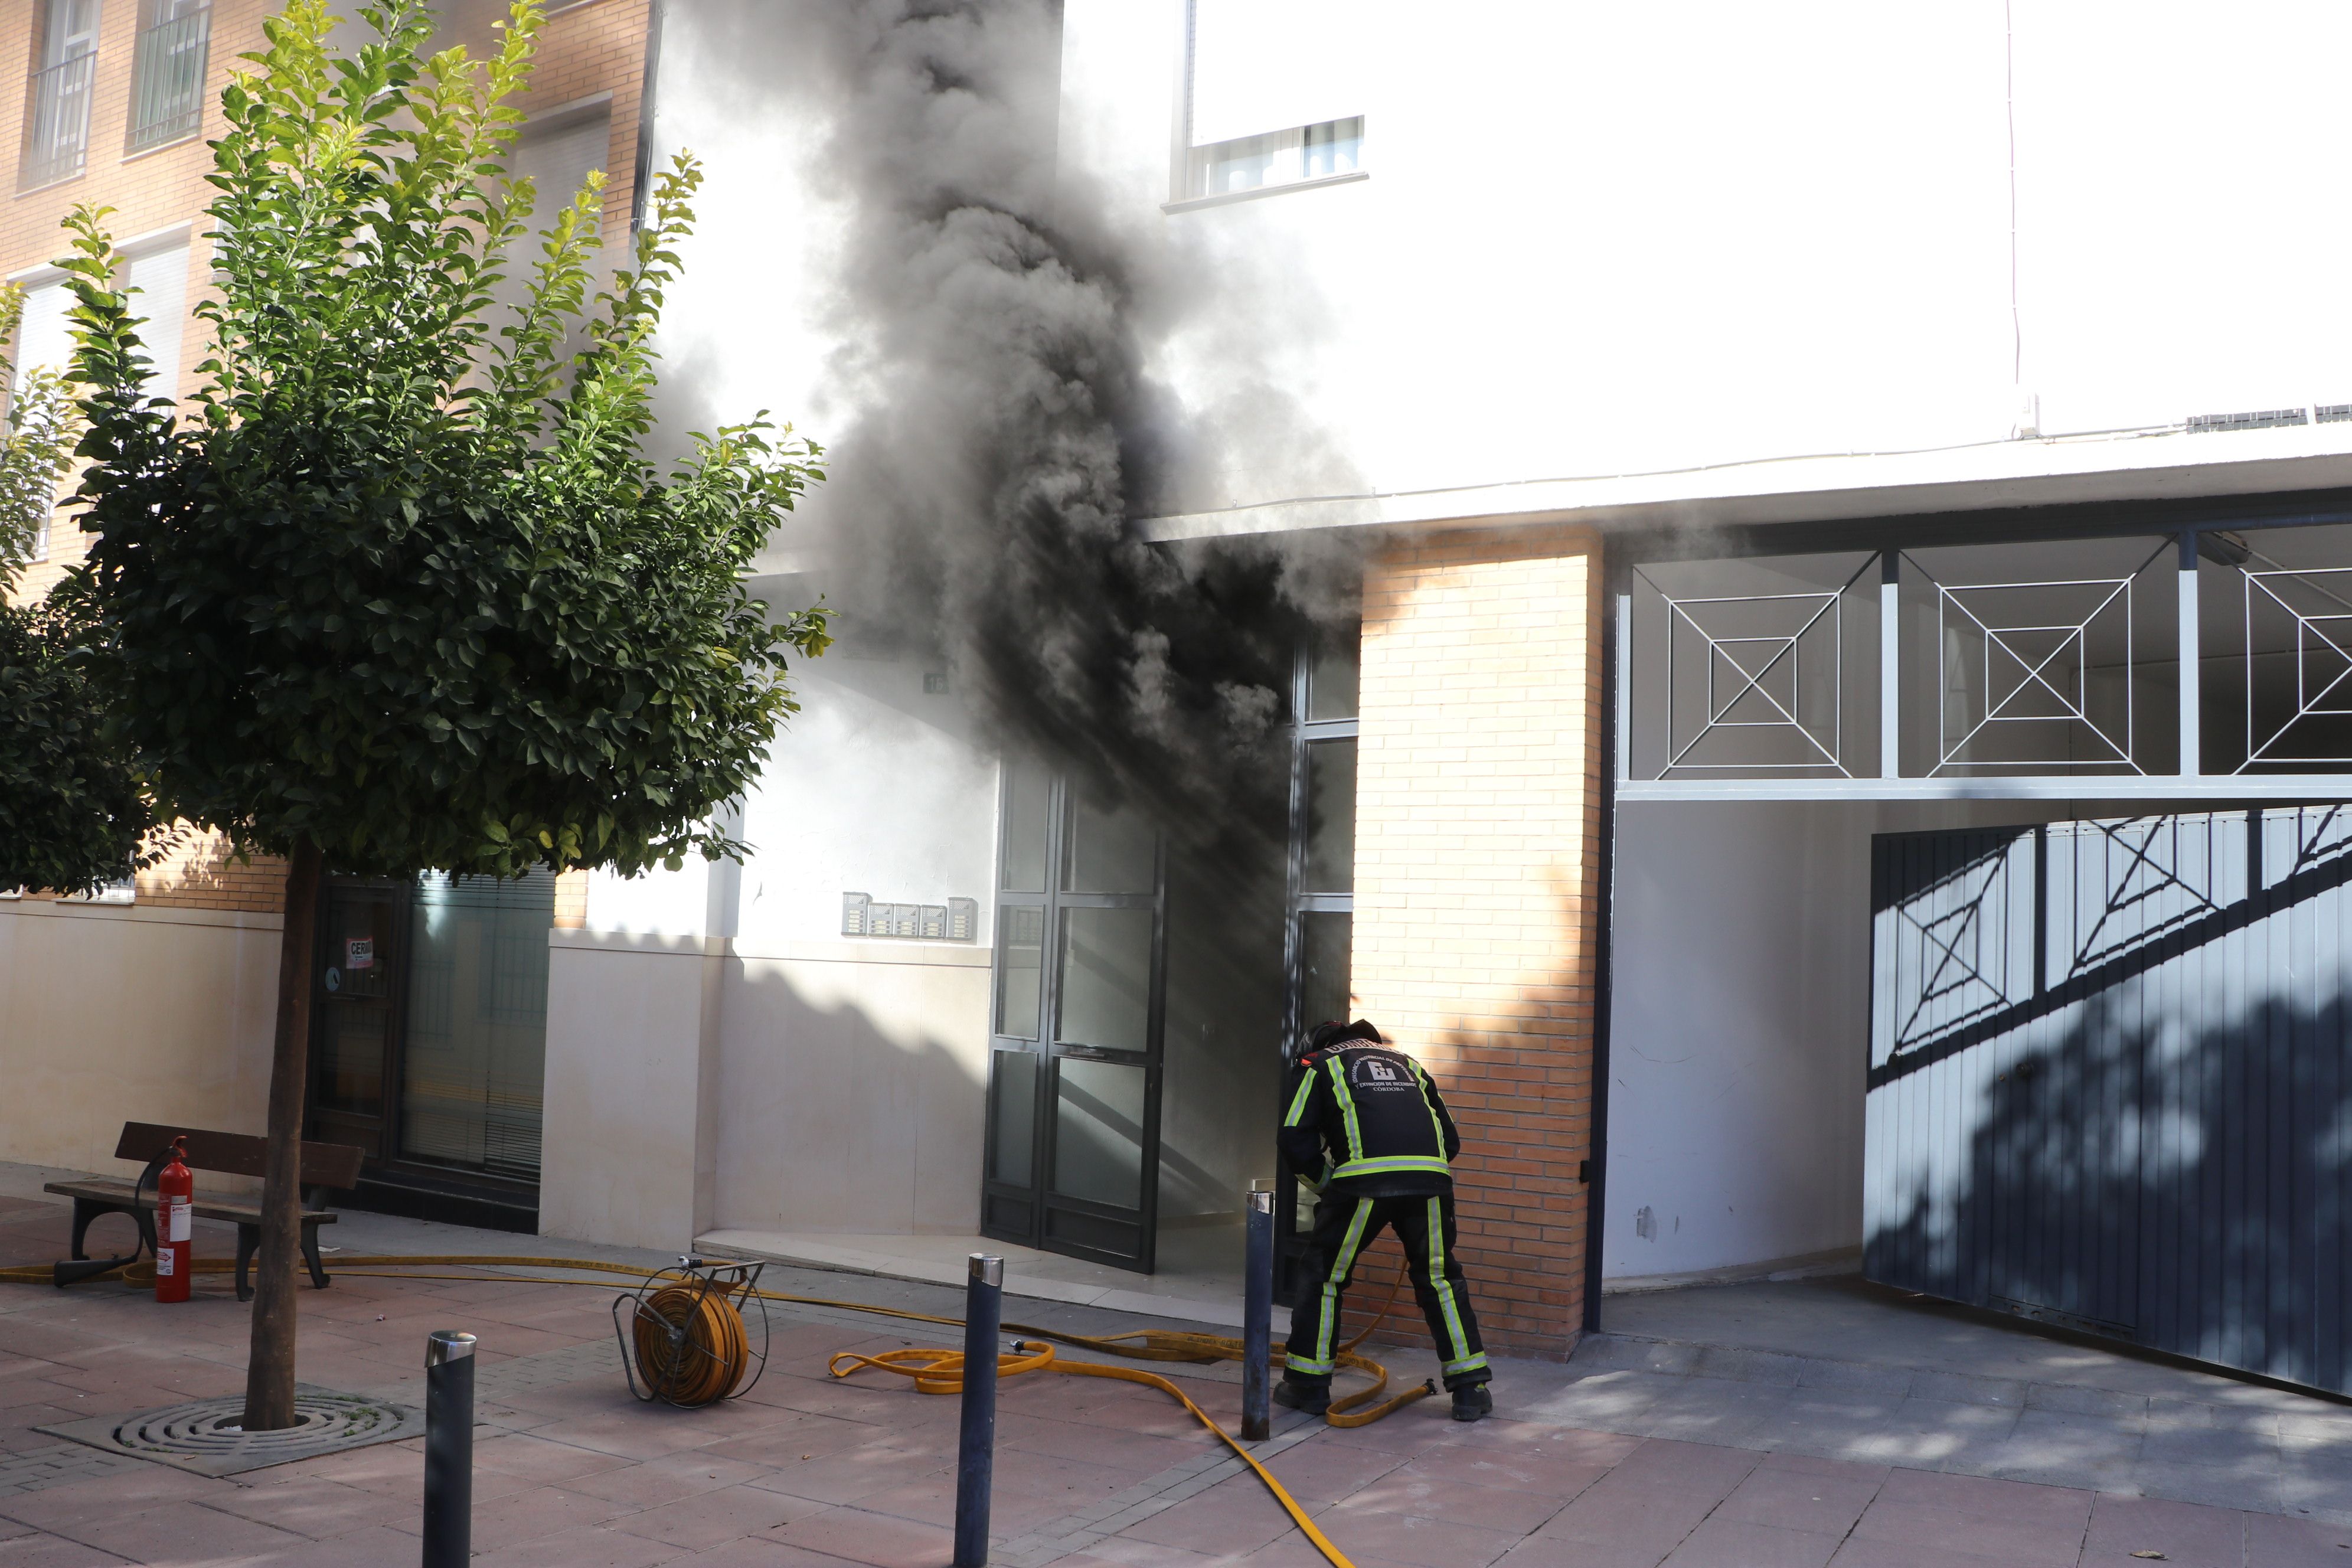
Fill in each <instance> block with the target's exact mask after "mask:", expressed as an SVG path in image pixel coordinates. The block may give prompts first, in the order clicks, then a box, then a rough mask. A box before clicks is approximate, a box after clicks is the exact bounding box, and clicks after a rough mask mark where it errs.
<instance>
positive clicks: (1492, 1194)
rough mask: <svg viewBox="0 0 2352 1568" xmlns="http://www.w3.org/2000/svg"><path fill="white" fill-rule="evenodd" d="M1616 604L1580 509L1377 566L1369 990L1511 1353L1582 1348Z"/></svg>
mask: <svg viewBox="0 0 2352 1568" xmlns="http://www.w3.org/2000/svg"><path fill="white" fill-rule="evenodd" d="M1600 616H1601V558H1600V545H1599V542H1598V540H1597V539H1596V538H1595V537H1594V536H1593V535H1592V534H1591V532H1589V531H1580V530H1546V531H1459V532H1451V533H1439V534H1433V535H1429V536H1425V537H1422V538H1418V539H1413V540H1409V541H1402V542H1396V543H1393V544H1391V545H1389V546H1387V547H1385V548H1383V549H1381V550H1380V551H1378V552H1375V554H1374V555H1373V558H1372V559H1371V561H1370V563H1369V564H1368V566H1367V570H1366V576H1365V584H1364V640H1363V689H1362V699H1361V701H1362V706H1361V710H1360V711H1361V714H1362V740H1361V742H1360V748H1361V750H1360V760H1359V763H1358V769H1359V772H1358V775H1357V784H1356V915H1355V938H1354V945H1355V952H1354V960H1353V978H1354V989H1355V991H1356V994H1357V995H1358V998H1359V1001H1360V1006H1361V1008H1362V1011H1363V1016H1366V1017H1369V1018H1370V1019H1371V1020H1372V1021H1373V1022H1374V1023H1376V1024H1378V1025H1379V1026H1381V1029H1382V1030H1383V1031H1384V1032H1386V1033H1388V1034H1390V1035H1391V1036H1393V1037H1395V1038H1396V1039H1397V1040H1398V1041H1399V1042H1400V1043H1401V1044H1402V1045H1403V1046H1404V1047H1405V1048H1407V1049H1409V1050H1410V1051H1412V1053H1413V1054H1414V1055H1415V1056H1416V1057H1417V1058H1419V1059H1420V1060H1421V1061H1422V1062H1423V1064H1424V1065H1426V1066H1427V1067H1428V1068H1429V1069H1430V1070H1431V1071H1432V1072H1433V1074H1434V1075H1435V1076H1436V1078H1437V1080H1438V1083H1439V1085H1440V1087H1441V1088H1443V1089H1444V1092H1445V1095H1446V1098H1447V1100H1448V1102H1449V1104H1450V1105H1451V1107H1452V1109H1453V1110H1454V1118H1455V1120H1456V1121H1458V1122H1459V1123H1460V1125H1461V1129H1462V1133H1463V1139H1464V1150H1463V1157H1462V1160H1461V1162H1460V1164H1459V1165H1458V1167H1457V1171H1456V1177H1455V1186H1456V1193H1457V1195H1458V1200H1459V1207H1460V1213H1461V1222H1462V1257H1463V1263H1464V1267H1465V1268H1466V1269H1467V1271H1468V1273H1469V1277H1470V1281H1471V1287H1472V1294H1473V1298H1474V1300H1475V1302H1476V1304H1477V1308H1478V1311H1479V1315H1480V1318H1481V1320H1482V1321H1483V1324H1484V1326H1485V1328H1486V1337H1487V1342H1488V1344H1489V1345H1490V1346H1492V1347H1493V1348H1495V1349H1496V1350H1498V1351H1507V1352H1516V1353H1519V1354H1534V1355H1545V1356H1564V1355H1566V1354H1567V1353H1568V1352H1569V1351H1570V1350H1571V1349H1572V1348H1573V1347H1574V1345H1575V1343H1576V1339H1577V1335H1578V1332H1579V1331H1580V1324H1581V1321H1582V1314H1583V1295H1584V1240H1585V1236H1584V1232H1585V1223H1584V1219H1585V1215H1584V1211H1585V1195H1586V1194H1585V1188H1584V1186H1583V1185H1582V1184H1580V1182H1579V1181H1578V1180H1577V1164H1578V1162H1579V1161H1580V1160H1582V1159H1584V1158H1585V1157H1586V1156H1587V1155H1588V1154H1589V1153H1590V1152H1591V1105H1592V1072H1591V1067H1592V1009H1593V977H1594V976H1593V961H1594V957H1595V945H1594V939H1595V934H1596V932H1597V930H1598V907H1599V906H1598V893H1599V889H1598V886H1597V883H1596V881H1595V871H1596V867H1597V864H1598V849H1599V832H1600V817H1599V801H1600V795H1599V791H1600V774H1599V768H1600V765H1601V759H1600V755H1599V750H1600V723H1599V704H1600V700H1601V691H1600V679H1601V677H1600V645H1599V641H1598V638H1599V630H1600V626H1601V621H1600ZM1367 1278H1368V1279H1369V1280H1370V1282H1372V1283H1373V1284H1374V1285H1375V1286H1384V1283H1385V1279H1386V1278H1387V1269H1386V1267H1385V1266H1384V1265H1383V1264H1381V1262H1378V1261H1375V1262H1373V1263H1372V1265H1371V1267H1370V1269H1369V1270H1368V1274H1367ZM1359 1294H1360V1296H1361V1295H1362V1294H1365V1292H1361V1291H1360V1292H1359ZM1402 1316H1403V1318H1404V1319H1408V1320H1414V1321H1417V1314H1415V1313H1414V1312H1413V1311H1412V1304H1411V1299H1410V1297H1409V1296H1408V1297H1407V1298H1405V1299H1404V1300H1403V1301H1402Z"/></svg>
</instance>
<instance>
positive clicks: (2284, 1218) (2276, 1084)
mask: <svg viewBox="0 0 2352 1568" xmlns="http://www.w3.org/2000/svg"><path fill="white" fill-rule="evenodd" d="M2303 913H2304V914H2305V915H2307V914H2308V911H2307V910H2305V911H2303ZM2279 918H2281V919H2284V918H2285V917H2284V915H2282V916H2280V917H2279ZM2310 951H2311V950H2310V948H2309V947H2308V945H2307V944H2305V945H2304V952H2305V954H2306V955H2307V954H2308V953H2309V952H2310ZM2247 956H2248V955H2247V954H2244V953H2238V954H2235V955H2231V954H2229V953H2227V952H2225V951H2221V950H2216V951H2213V952H2200V951H2199V950H2198V949H2196V948H2194V947H2186V948H2180V947H2177V948H2175V950H2174V951H2173V952H2170V953H2169V954H2168V955H2167V956H2166V957H2165V958H2164V960H2163V961H2162V962H2160V963H2156V964H2154V965H2151V966H2150V967H2149V968H2148V969H2147V971H2146V972H2145V973H2141V974H2139V975H2137V976H2135V977H2133V978H2132V979H2130V980H2128V981H2126V982H2125V983H2124V984H2122V985H2120V986H2118V987H2116V988H2114V989H2112V990H2108V991H2105V992H2103V993H2099V994H2093V995H2090V996H2087V997H2081V998H2077V999H2075V1000H2074V1001H2073V1002H2071V1003H2069V1004H2067V1005H2063V1006H2061V1007H2058V1008H2055V1009H2053V1010H2051V1011H2049V1012H2048V1013H2046V1014H2044V1015H2043V1016H2041V1017H2040V1018H2037V1019H2032V1020H2029V1021H2027V1022H2025V1023H2024V1024H2023V1025H2022V1026H2020V1027H2018V1028H2016V1029H2013V1030H2011V1031H2008V1032H2003V1033H1994V1034H1991V1035H1990V1037H1984V1038H1980V1039H1978V1040H1977V1041H1975V1042H1974V1043H1971V1044H1969V1046H1967V1047H1966V1048H1964V1049H1961V1050H1958V1051H1956V1052H1952V1053H1950V1054H1948V1055H1943V1056H1941V1057H1940V1058H1938V1059H1936V1060H1934V1061H1932V1062H1929V1063H1927V1065H1926V1066H1924V1067H1922V1068H1919V1069H1918V1070H1916V1071H1910V1072H1904V1073H1901V1074H1899V1075H1896V1074H1884V1075H1883V1080H1882V1081H1874V1084H1873V1087H1872V1090H1871V1098H1872V1101H1873V1104H1872V1128H1871V1131H1872V1140H1873V1142H1874V1145H1875V1147H1874V1149H1873V1152H1872V1156H1871V1161H1872V1173H1871V1177H1870V1183H1871V1191H1870V1200H1869V1220H1868V1223H1867V1225H1866V1227H1865V1228H1866V1236H1867V1239H1866V1242H1865V1247H1864V1272H1865V1273H1866V1274H1867V1275H1868V1276H1869V1278H1871V1279H1874V1280H1878V1281H1881V1282H1883V1283H1885V1284H1890V1285H1895V1286H1899V1287H1902V1288H1905V1289H1914V1290H1919V1291H1924V1292H1926V1293H1927V1294H1929V1295H1934V1296H1941V1297H1945V1298H1948V1299H1950V1300H1958V1301H1963V1302H1968V1303H1969V1304H1972V1305H1975V1306H1979V1307H1985V1308H1990V1309H1993V1310H2000V1311H2008V1312H2014V1313H2018V1314H2020V1315H2022V1316H2026V1317H2030V1318H2033V1319H2036V1320H2038V1321H2045V1322H2050V1323H2053V1324H2055V1325H2058V1326H2062V1327H2065V1328H2071V1329H2075V1330H2081V1331H2090V1332H2094V1333H2100V1334H2106V1335H2111V1336H2114V1337H2116V1338H2120V1339H2124V1340H2127V1341H2130V1342H2134V1343H2136V1344H2139V1345H2143V1346H2146V1347H2148V1348H2150V1349H2155V1350H2161V1351H2167V1352H2173V1353H2176V1354H2181V1355H2187V1356H2192V1357H2196V1358H2198V1359H2200V1360H2204V1361H2210V1362H2215V1363H2221V1364H2223V1365H2227V1366H2232V1367H2239V1368H2242V1369H2245V1370H2249V1371H2253V1372H2258V1373H2265V1374H2268V1375H2271V1376H2274V1377H2279V1378H2284V1379H2288V1380H2292V1381H2294V1382H2298V1383H2304V1384H2316V1385H2318V1386H2321V1387H2326V1388H2331V1389H2336V1390H2339V1391H2342V1390H2346V1389H2347V1383H2352V1374H2347V1352H2346V1334H2347V1329H2352V1321H2347V1302H2348V1301H2352V1257H2347V1249H2346V1248H2345V1247H2343V1245H2342V1237H2343V1226H2344V1224H2345V1221H2346V1218H2347V1215H2352V1160H2348V1159H2347V1155H2352V1063H2347V1060H2346V1057H2347V1052H2346V1048H2345V1047H2346V1035H2345V1023H2346V1010H2345V1005H2344V1002H2343V1000H2342V998H2341V996H2340V995H2338V994H2336V988H2335V985H2334V983H2333V982H2334V973H2333V972H2334V963H2333V961H2332V958H2331V957H2330V955H2328V954H2326V952H2322V953H2321V955H2320V956H2321V957H2322V959H2323V961H2324V963H2323V968H2322V972H2321V974H2320V975H2319V977H2318V979H2319V981H2320V984H2314V977H2313V975H2312V974H2311V973H2309V972H2308V969H2307V968H2306V969H2305V973H2302V974H2299V975H2290V974H2281V975H2279V976H2278V977H2277V979H2276V981H2275V982H2274V984H2277V986H2278V987H2279V988H2280V989H2285V988H2286V987H2287V986H2288V985H2289V984H2294V988H2295V989H2298V990H2301V991H2303V992H2304V993H2305V995H2304V996H2303V997H2301V998H2294V997H2291V996H2282V995H2279V994H2272V995H2269V996H2266V997H2264V996H2261V995H2260V994H2259V991H2260V989H2261V988H2262V985H2263V979H2264V977H2263V975H2261V974H2259V973H2257V974H2255V975H2253V976H2252V981H2253V984H2252V986H2251V987H2250V988H2251V989H2253V990H2255V991H2256V993H2257V994H2256V995H2255V996H2254V997H2251V998H2244V999H2243V1000H2240V999H2239V998H2234V997H2232V996H2231V994H2230V993H2231V990H2232V989H2234V988H2235V987H2236V986H2237V985H2238V984H2240V982H2238V981H2237V980H2236V979H2235V978H2234V977H2229V976H2225V974H2224V973H2223V972H2222V966H2221V964H2219V963H2213V962H2211V961H2212V960H2214V959H2216V958H2221V959H2225V960H2226V959H2231V958H2235V959H2237V960H2243V959H2244V958H2246V957H2247ZM2240 973H2245V969H2244V966H2243V965H2241V968H2240ZM2240 996H2241V997H2242V996H2243V993H2240ZM1900 1059H1901V1058H1897V1061H1898V1063H1899V1061H1900Z"/></svg>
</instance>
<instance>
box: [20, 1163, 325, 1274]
mask: <svg viewBox="0 0 2352 1568" xmlns="http://www.w3.org/2000/svg"><path fill="white" fill-rule="evenodd" d="M174 1138H185V1139H186V1140H187V1141H188V1152H187V1155H186V1161H187V1165H188V1168H189V1169H190V1170H192V1171H211V1172H215V1173H218V1174H221V1175H228V1176H256V1177H257V1176H259V1175H260V1174H261V1173H262V1171H263V1168H264V1162H265V1160H266V1158H267V1156H268V1144H267V1143H266V1142H264V1141H263V1140H261V1139H259V1138H254V1137H250V1136H248V1135H247V1134H245V1133H242V1132H206V1131H199V1130H197V1129H195V1128H193V1127H165V1126H163V1125H160V1124H158V1123H156V1122H152V1121H126V1122H124V1123H123V1124H122V1136H121V1139H120V1140H119V1141H118V1142H116V1143H115V1145H114V1157H115V1158H116V1159H118V1160H137V1161H140V1162H142V1163H144V1164H145V1165H146V1167H147V1168H146V1170H144V1171H143V1172H142V1173H140V1176H139V1179H138V1180H137V1181H136V1182H114V1181H107V1180H105V1179H103V1178H94V1179H92V1180H90V1181H86V1182H50V1183H48V1184H47V1185H46V1186H44V1187H43V1188H42V1190H43V1191H44V1192H51V1193H56V1194H58V1195H59V1196H61V1197H68V1198H71V1199H73V1256H74V1258H75V1260H76V1261H78V1262H79V1261H81V1260H83V1259H86V1258H88V1257H89V1254H88V1253H86V1252H84V1251H83V1250H82V1244H83V1241H84V1239H85V1238H86V1237H88V1236H89V1226H90V1222H91V1221H92V1220H95V1219H97V1218H98V1217H99V1215H109V1214H127V1215H130V1216H131V1223H132V1224H134V1225H136V1226H138V1227H139V1239H140V1241H141V1242H142V1243H143V1244H144V1245H145V1247H146V1248H147V1250H148V1251H149V1252H150V1253H152V1252H153V1251H154V1250H155V1173H156V1172H158V1171H160V1170H162V1169H163V1166H164V1165H165V1164H166V1163H168V1154H167V1151H168V1150H169V1149H170V1148H171V1146H172V1140H173V1139H174ZM360 1160H361V1152H360V1151H359V1150H357V1149H355V1148H353V1147H352V1146H351V1145H350V1144H348V1143H313V1142H310V1141H309V1140H308V1139H305V1140H304V1141H303V1143H302V1198H303V1203H302V1258H303V1260H304V1261H305V1262H307V1263H308V1264H309V1265H310V1282H311V1284H313V1285H314V1286H316V1287H317V1288H318V1289H321V1290H323V1289H326V1288H327V1268H326V1265H325V1264H324V1263H323V1262H322V1261H321V1260H320V1257H319V1227H320V1226H322V1225H332V1224H334V1223H335V1218H336V1216H335V1214H334V1211H332V1210H331V1209H329V1208H328V1207H327V1206H326V1201H327V1200H326V1193H327V1190H328V1189H330V1188H348V1187H350V1186H351V1185H352V1184H353V1183H355V1182H357V1181H358V1180H359V1175H360ZM193 1206H194V1213H195V1214H196V1215H197V1216H198V1217H199V1218H203V1219H216V1220H226V1221H228V1222H229V1223H230V1224H233V1225H235V1226H236V1299H237V1300H240V1301H250V1300H253V1288H252V1286H251V1285H250V1284H249V1283H248V1282H247V1276H248V1274H249V1272H250V1268H251V1265H252V1262H253V1254H254V1251H255V1249H256V1248H257V1247H259V1246H260V1245H261V1205H259V1204H258V1203H249V1204H244V1203H231V1202H228V1201H226V1200H225V1199H220V1198H206V1197H205V1195H204V1193H203V1191H202V1190H201V1189H199V1190H198V1192H197V1194H196V1201H195V1203H194V1205H193ZM133 1256H136V1255H135V1254H134V1255H133ZM124 1261H125V1262H128V1261H130V1259H128V1258H126V1259H124ZM63 1267H64V1266H63V1265H60V1266H59V1268H60V1269H62V1268H63Z"/></svg>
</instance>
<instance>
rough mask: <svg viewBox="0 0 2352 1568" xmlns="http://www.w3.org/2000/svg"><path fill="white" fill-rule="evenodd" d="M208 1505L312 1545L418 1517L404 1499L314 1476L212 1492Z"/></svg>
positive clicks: (407, 1522) (411, 1522) (207, 1499)
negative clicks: (288, 1533)
mask: <svg viewBox="0 0 2352 1568" xmlns="http://www.w3.org/2000/svg"><path fill="white" fill-rule="evenodd" d="M260 1473H263V1474H267V1472H266V1471H265V1472H260ZM205 1506H206V1507H208V1508H215V1509H219V1510H221V1511H223V1512H225V1513H233V1514H236V1515H238V1516H240V1517H242V1518H245V1519H249V1520H254V1521H258V1522H261V1523H264V1524H268V1525H272V1526H274V1527H276V1528H277V1529H279V1530H285V1531H293V1532H294V1533H295V1534H297V1535H302V1536H308V1537H309V1538H310V1540H312V1541H325V1540H329V1539H331V1538H332V1537H334V1536H338V1535H349V1534H350V1533H351V1532H352V1531H355V1530H362V1529H365V1528H367V1527H369V1526H371V1525H391V1526H394V1527H397V1526H399V1525H402V1524H414V1523H415V1519H416V1515H415V1511H414V1510H411V1509H410V1508H409V1507H408V1505H407V1503H406V1502H405V1501H404V1500H401V1499H397V1498H388V1497H383V1496H381V1495H379V1494H377V1493H375V1492H371V1491H366V1490H363V1489H361V1488H358V1487H347V1486H345V1485H343V1484H342V1483H341V1481H331V1480H328V1479H325V1478H323V1477H316V1476H299V1477H296V1478H294V1479H290V1480H287V1481H285V1482H283V1483H280V1484H277V1485H268V1486H252V1487H236V1488H232V1489H229V1490H226V1491H221V1492H215V1493H212V1494H210V1495H209V1496H207V1497H206V1498H205Z"/></svg>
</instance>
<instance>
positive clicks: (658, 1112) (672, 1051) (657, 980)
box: [539, 884, 721, 1252]
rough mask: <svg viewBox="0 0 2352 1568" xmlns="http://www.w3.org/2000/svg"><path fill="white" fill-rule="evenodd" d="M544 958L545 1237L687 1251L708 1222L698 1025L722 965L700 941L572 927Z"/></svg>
mask: <svg viewBox="0 0 2352 1568" xmlns="http://www.w3.org/2000/svg"><path fill="white" fill-rule="evenodd" d="M594 902H595V894H594V888H593V884H592V888H591V895H590V907H591V909H592V910H593V908H594ZM549 956H550V963H549V967H548V988H547V1100H546V1113H545V1121H544V1122H543V1123H542V1130H541V1149H542V1153H541V1168H540V1186H539V1226H540V1230H541V1234H543V1235H547V1236H561V1237H572V1238H574V1239H577V1240H582V1241H603V1242H614V1243H619V1244H622V1245H625V1246H632V1247H660V1248H663V1249H665V1250H668V1251H679V1252H682V1251H686V1250H688V1249H689V1248H690V1247H692V1246H693V1243H694V1237H695V1235H696V1233H697V1232H698V1230H700V1229H702V1228H703V1227H704V1226H705V1225H706V1224H707V1222H708V1220H709V1204H708V1193H707V1189H708V1180H709V1166H708V1160H707V1155H708V1152H709V1139H708V1136H707V1131H708V1121H709V1098H710V1093H709V1091H710V1089H711V1088H712V1085H711V1083H710V1066H711V1064H710V1062H709V1051H708V1050H707V1048H706V1047H707V1038H706V1037H707V1034H708V1033H709V1031H708V1029H707V1027H706V1024H705V1019H706V1017H708V1016H711V1015H712V1014H714V1013H715V1009H714V1008H713V1007H712V1006H711V996H710V993H711V992H712V991H713V990H714V989H715V988H716V985H715V983H716V980H717V976H718V973H719V964H720V962H721V961H720V959H719V957H717V956H716V955H715V954H707V953H706V952H705V947H704V942H703V941H702V939H701V938H699V937H657V936H630V935H616V934H612V933H604V932H596V931H555V932H553V933H552V935H551V944H550V955H549Z"/></svg>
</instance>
